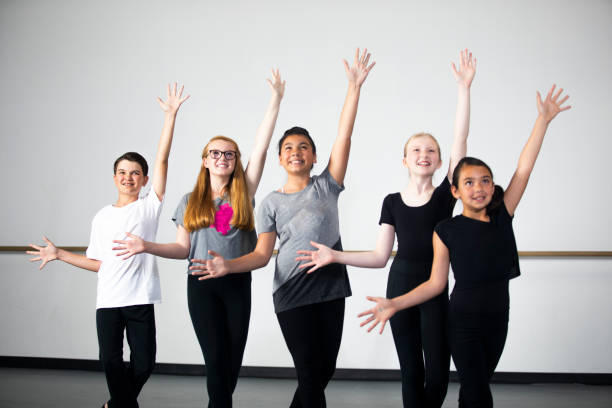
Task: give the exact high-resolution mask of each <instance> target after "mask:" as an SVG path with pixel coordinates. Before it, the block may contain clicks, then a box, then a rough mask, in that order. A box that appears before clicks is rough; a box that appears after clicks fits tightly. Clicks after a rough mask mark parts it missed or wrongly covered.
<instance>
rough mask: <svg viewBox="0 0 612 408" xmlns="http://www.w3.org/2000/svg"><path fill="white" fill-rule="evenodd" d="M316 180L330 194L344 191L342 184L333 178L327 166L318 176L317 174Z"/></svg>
mask: <svg viewBox="0 0 612 408" xmlns="http://www.w3.org/2000/svg"><path fill="white" fill-rule="evenodd" d="M317 179H318V180H317V181H318V182H319V183H320V185H321V187H324V188H325V189H326V190H327V191H329V192H330V193H332V194H335V195H339V194H340V193H341V192H342V191H344V186H341V185H340V184H338V182H337V181H336V179H334V178H333V177H332V175H331V173H330V172H329V167H326V168H325V170H323V173H321V174H320V175H319V176H317Z"/></svg>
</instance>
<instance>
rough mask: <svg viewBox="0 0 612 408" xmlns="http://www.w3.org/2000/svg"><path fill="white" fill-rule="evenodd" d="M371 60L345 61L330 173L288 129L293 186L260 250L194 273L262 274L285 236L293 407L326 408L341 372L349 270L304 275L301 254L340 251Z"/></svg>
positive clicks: (279, 289)
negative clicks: (317, 169)
mask: <svg viewBox="0 0 612 408" xmlns="http://www.w3.org/2000/svg"><path fill="white" fill-rule="evenodd" d="M369 60H370V54H369V53H368V52H367V50H365V51H364V52H363V54H360V53H359V49H358V50H357V52H356V54H355V60H354V62H353V65H352V66H349V64H348V63H347V62H346V61H344V67H345V70H346V75H347V77H348V80H349V86H348V91H347V95H346V100H345V102H344V107H343V109H342V113H341V115H340V124H339V127H338V136H337V137H336V140H335V142H334V145H333V147H332V152H331V156H330V158H329V163H328V165H327V167H326V168H325V170H324V171H323V173H321V174H320V175H318V176H311V175H310V171H311V169H312V167H313V164H314V163H315V162H316V161H317V156H316V153H315V152H316V150H315V146H314V143H313V142H312V139H311V138H310V135H309V134H308V132H307V131H306V130H305V129H303V128H292V129H289V130H288V131H287V132H285V134H284V135H283V138H282V139H281V141H280V143H279V161H280V165H281V166H282V167H283V168H284V169H285V171H286V172H287V182H286V183H285V185H284V186H283V187H281V188H280V189H279V190H278V191H274V192H272V193H270V194H269V195H268V196H267V197H266V198H265V199H264V201H263V202H262V204H261V208H260V210H259V213H258V217H257V221H258V225H257V226H258V229H259V236H258V239H257V246H256V248H255V250H254V251H253V252H251V253H249V254H247V255H245V256H242V257H240V258H238V259H233V260H230V261H228V260H226V259H225V257H224V256H222V254H219V253H217V252H214V251H209V254H210V255H212V256H213V259H209V260H205V259H194V260H193V262H194V263H200V264H201V265H197V266H193V267H192V268H191V269H193V270H199V272H194V275H195V274H199V275H204V276H202V277H201V278H200V279H209V278H217V277H220V276H225V275H227V274H235V273H238V272H244V271H249V270H252V269H256V268H261V267H263V266H265V265H266V264H267V263H268V261H269V260H270V257H271V256H272V252H273V250H274V243H275V242H276V237H277V236H278V238H279V242H280V244H279V249H278V256H277V258H276V268H275V273H274V290H273V300H274V309H275V312H276V315H277V318H278V322H279V324H280V327H281V331H282V333H283V336H284V338H285V342H286V343H287V347H288V348H289V352H290V353H291V357H292V358H293V362H294V364H295V368H296V371H297V377H298V387H297V390H296V391H295V394H294V396H293V400H292V402H291V407H303V408H306V407H316V408H320V407H325V406H326V402H325V387H326V386H327V383H328V382H329V380H330V379H331V377H332V375H333V373H334V371H335V369H336V359H337V356H338V350H339V348H340V341H341V338H342V326H343V322H344V299H345V298H346V297H347V296H350V294H351V289H350V285H349V281H348V276H347V273H346V268H345V266H344V265H340V264H332V265H329V266H327V267H326V268H327V271H325V272H324V273H319V274H316V275H307V274H306V273H305V272H304V271H302V270H300V268H299V262H297V261H296V260H295V255H294V254H295V251H296V250H298V249H299V248H303V247H304V245H306V244H307V243H308V242H310V241H311V240H315V241H321V242H324V243H326V244H327V245H330V246H333V247H334V248H337V249H341V244H340V225H339V221H338V196H339V194H340V192H341V191H342V190H344V185H343V183H344V176H345V174H346V168H347V164H348V158H349V151H350V146H351V135H352V133H353V125H354V123H355V116H356V115H357V105H358V102H359V94H360V91H361V85H362V84H363V82H364V81H365V79H366V77H367V76H368V73H369V72H370V70H371V69H372V67H373V66H374V63H371V64H369V65H368V63H369ZM202 258H204V257H202ZM238 275H240V273H238Z"/></svg>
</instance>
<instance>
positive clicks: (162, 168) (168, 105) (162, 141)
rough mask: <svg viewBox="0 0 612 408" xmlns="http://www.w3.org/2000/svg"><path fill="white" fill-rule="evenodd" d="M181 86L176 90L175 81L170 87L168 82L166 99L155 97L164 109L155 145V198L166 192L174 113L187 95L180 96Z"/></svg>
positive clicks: (161, 197) (161, 196) (160, 198)
mask: <svg viewBox="0 0 612 408" xmlns="http://www.w3.org/2000/svg"><path fill="white" fill-rule="evenodd" d="M182 95H183V87H182V86H181V89H180V90H179V91H178V92H177V90H176V82H175V83H174V86H173V87H172V89H170V84H168V87H167V94H166V101H163V100H162V99H161V98H159V97H158V98H157V102H159V106H161V108H162V110H163V111H164V127H163V128H162V133H161V137H160V138H159V145H158V146H157V156H156V157H155V169H154V171H153V191H155V194H157V198H159V200H160V201H161V200H162V199H163V198H164V194H165V193H166V179H167V177H168V156H169V155H170V146H172V136H173V134H174V121H175V119H176V113H177V112H178V109H179V108H180V106H181V104H182V103H183V102H185V101H186V100H187V99H188V98H189V95H187V96H185V97H182Z"/></svg>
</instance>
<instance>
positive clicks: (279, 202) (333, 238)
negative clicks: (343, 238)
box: [257, 168, 351, 313]
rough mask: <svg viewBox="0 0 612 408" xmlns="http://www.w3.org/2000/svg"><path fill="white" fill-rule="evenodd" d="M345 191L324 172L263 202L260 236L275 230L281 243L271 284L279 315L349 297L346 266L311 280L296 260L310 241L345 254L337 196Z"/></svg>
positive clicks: (327, 270) (320, 272) (324, 271)
mask: <svg viewBox="0 0 612 408" xmlns="http://www.w3.org/2000/svg"><path fill="white" fill-rule="evenodd" d="M342 190H344V187H342V186H340V185H338V183H337V182H336V180H334V178H333V177H332V176H331V174H330V173H329V169H327V168H326V169H325V170H324V171H323V173H321V174H320V175H319V176H313V177H312V178H311V179H310V182H309V184H308V185H307V186H306V188H305V189H304V190H302V191H299V192H297V193H292V194H285V193H281V192H278V191H273V192H272V193H270V194H269V195H268V196H267V197H266V198H265V199H264V200H263V202H262V203H261V206H260V208H259V211H258V216H257V227H258V230H259V233H264V232H272V231H275V232H276V234H277V236H278V239H279V249H278V256H277V257H276V268H275V273H274V285H273V293H274V307H275V310H276V312H277V313H279V312H282V311H284V310H288V309H293V308H295V307H299V306H303V305H307V304H313V303H320V302H325V301H328V300H334V299H339V298H343V297H347V296H350V295H351V288H350V284H349V281H348V276H347V274H346V268H345V267H344V265H339V264H332V265H328V266H327V267H326V268H322V269H321V270H318V271H316V272H315V273H313V274H310V275H307V274H306V269H299V268H298V266H299V265H300V263H301V262H298V261H296V260H295V258H296V256H297V252H296V251H297V250H298V249H309V248H311V245H310V241H316V242H320V243H322V244H325V245H327V246H330V247H335V248H337V249H341V244H340V223H339V221H338V196H339V194H340V192H341V191H342Z"/></svg>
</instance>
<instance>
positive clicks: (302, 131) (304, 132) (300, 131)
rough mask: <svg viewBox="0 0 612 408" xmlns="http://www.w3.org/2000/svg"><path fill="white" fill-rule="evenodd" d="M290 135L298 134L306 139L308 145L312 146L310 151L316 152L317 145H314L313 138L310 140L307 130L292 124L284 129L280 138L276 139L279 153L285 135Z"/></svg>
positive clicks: (279, 152)
mask: <svg viewBox="0 0 612 408" xmlns="http://www.w3.org/2000/svg"><path fill="white" fill-rule="evenodd" d="M292 135H300V136H304V137H305V138H306V139H308V142H309V143H310V146H311V147H312V153H313V154H317V147H316V146H315V143H314V140H312V137H310V134H309V133H308V131H307V130H306V129H304V128H303V127H299V126H294V127H292V128H291V129H287V130H285V133H283V137H281V138H280V140H279V141H278V154H279V155H280V154H281V149H282V147H283V142H284V141H285V139H286V138H287V137H289V136H292Z"/></svg>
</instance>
